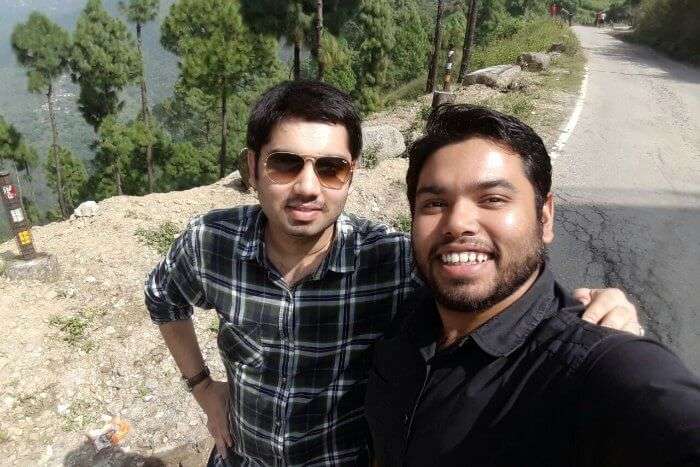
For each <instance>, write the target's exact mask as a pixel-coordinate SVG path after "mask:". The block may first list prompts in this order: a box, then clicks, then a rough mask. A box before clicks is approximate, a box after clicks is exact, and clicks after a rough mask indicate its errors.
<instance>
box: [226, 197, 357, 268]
mask: <svg viewBox="0 0 700 467" xmlns="http://www.w3.org/2000/svg"><path fill="white" fill-rule="evenodd" d="M256 209H257V213H255V214H254V215H252V216H251V223H250V225H248V226H247V230H246V233H245V234H244V235H243V236H242V237H241V241H240V242H239V244H238V248H237V249H235V250H234V252H233V255H234V257H236V258H238V259H239V260H241V261H257V262H258V263H259V264H260V265H262V266H265V267H267V265H268V264H269V263H268V262H267V258H266V257H265V226H266V225H267V217H266V216H265V213H264V212H263V210H262V208H260V206H257V207H256ZM352 229H353V225H352V221H351V220H350V218H349V217H348V216H347V215H346V214H345V213H341V214H340V216H338V219H337V220H336V221H335V239H334V240H333V247H332V248H331V251H330V253H329V254H328V255H327V256H326V258H325V260H324V261H323V263H322V264H321V266H320V267H319V268H318V270H317V271H316V273H315V274H314V277H313V279H320V278H321V277H323V275H324V274H325V272H326V271H333V272H337V273H341V274H343V273H348V272H352V271H354V270H355V259H356V258H357V254H356V251H355V237H354V236H353V235H350V232H351V231H352Z"/></svg>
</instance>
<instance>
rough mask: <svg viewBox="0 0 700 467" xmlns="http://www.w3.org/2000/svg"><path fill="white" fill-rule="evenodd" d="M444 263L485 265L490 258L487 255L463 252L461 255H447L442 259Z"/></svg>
mask: <svg viewBox="0 0 700 467" xmlns="http://www.w3.org/2000/svg"><path fill="white" fill-rule="evenodd" d="M441 259H442V262H443V263H449V264H455V263H484V262H486V261H487V260H488V259H489V257H488V255H487V254H485V253H476V252H474V251H463V252H461V253H446V254H444V255H442V257H441Z"/></svg>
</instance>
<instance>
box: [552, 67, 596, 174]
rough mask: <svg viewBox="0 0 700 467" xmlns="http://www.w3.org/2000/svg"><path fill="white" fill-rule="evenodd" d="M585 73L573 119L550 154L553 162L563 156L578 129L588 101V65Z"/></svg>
mask: <svg viewBox="0 0 700 467" xmlns="http://www.w3.org/2000/svg"><path fill="white" fill-rule="evenodd" d="M584 73H585V74H584V75H583V82H582V83H581V89H580V90H579V92H578V99H577V100H576V106H575V107H574V111H573V113H572V114H571V117H569V121H568V122H567V123H566V126H564V128H563V129H562V130H561V133H560V134H559V138H557V142H556V144H554V147H553V148H552V150H551V151H550V153H549V157H550V158H551V159H552V161H555V160H556V159H557V157H559V156H560V155H561V150H562V148H563V147H564V145H565V144H566V142H567V141H568V140H569V137H570V136H571V133H573V131H574V128H576V124H577V123H578V119H579V117H580V116H581V111H582V110H583V103H584V102H585V100H586V89H587V87H588V65H585V67H584Z"/></svg>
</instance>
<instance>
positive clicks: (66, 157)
mask: <svg viewBox="0 0 700 467" xmlns="http://www.w3.org/2000/svg"><path fill="white" fill-rule="evenodd" d="M56 157H59V161H60V163H61V164H60V165H61V182H62V184H63V199H64V200H65V202H66V208H68V209H70V210H71V211H72V210H73V209H74V208H75V207H76V206H77V205H78V204H80V199H81V193H82V191H83V189H84V186H85V182H86V181H87V173H86V171H85V166H84V165H83V163H82V162H81V161H80V159H77V158H75V157H74V156H73V154H72V153H71V152H70V151H69V150H68V149H66V148H63V147H60V146H59V147H58V148H57V151H56V152H55V153H54V151H49V154H48V157H47V159H46V163H45V164H44V171H45V172H46V182H47V184H48V186H49V187H50V188H51V189H52V190H53V191H54V193H56V194H57V195H58V185H57V180H58V178H57V173H56Z"/></svg>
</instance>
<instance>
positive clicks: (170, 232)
mask: <svg viewBox="0 0 700 467" xmlns="http://www.w3.org/2000/svg"><path fill="white" fill-rule="evenodd" d="M178 232H180V229H179V228H178V226H177V225H175V224H174V223H172V222H165V223H163V224H161V225H159V226H158V228H156V229H136V232H134V235H136V237H137V238H138V239H139V241H140V242H141V243H143V244H144V245H146V246H148V247H150V248H153V249H154V250H156V252H158V254H159V255H165V254H166V253H167V252H168V250H169V249H170V245H172V243H173V240H174V239H175V237H176V236H177V234H178Z"/></svg>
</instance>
